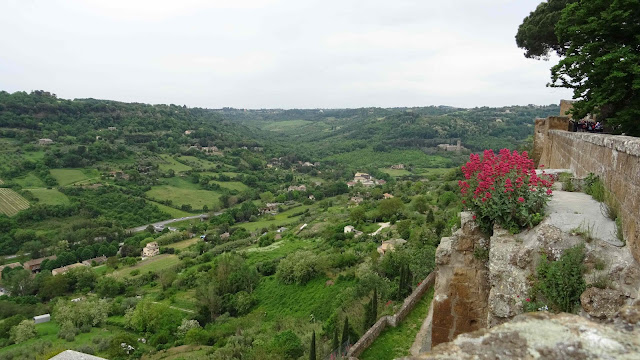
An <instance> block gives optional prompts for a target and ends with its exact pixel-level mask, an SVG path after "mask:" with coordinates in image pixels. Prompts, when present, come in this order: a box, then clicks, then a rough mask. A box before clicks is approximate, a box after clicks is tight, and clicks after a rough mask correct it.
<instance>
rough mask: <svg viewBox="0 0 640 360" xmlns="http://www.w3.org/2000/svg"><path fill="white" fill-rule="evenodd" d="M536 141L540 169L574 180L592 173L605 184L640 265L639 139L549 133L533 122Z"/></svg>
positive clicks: (539, 124) (537, 122)
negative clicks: (560, 172)
mask: <svg viewBox="0 0 640 360" xmlns="http://www.w3.org/2000/svg"><path fill="white" fill-rule="evenodd" d="M544 120H547V119H544ZM539 133H540V134H541V135H540V136H538V135H539ZM538 137H539V138H540V141H539V142H537V143H535V149H536V151H537V152H539V153H540V158H539V159H540V160H539V164H540V165H544V166H545V167H546V168H562V169H571V170H572V171H573V173H574V174H575V175H576V177H586V176H587V175H589V174H590V173H593V174H595V175H598V176H599V177H600V178H601V179H602V180H603V181H604V184H605V187H606V188H607V189H608V190H609V191H610V192H611V194H612V195H613V197H614V198H615V200H616V201H617V203H618V204H619V205H620V206H619V208H620V216H621V217H622V227H623V233H624V238H625V240H626V242H627V245H628V247H629V250H630V251H631V254H632V255H633V257H634V258H635V260H636V261H640V138H635V137H630V136H618V135H606V134H592V133H583V132H569V131H559V130H551V129H549V128H548V125H545V124H543V123H542V122H540V123H539V121H538V120H536V140H538ZM536 151H534V153H536Z"/></svg>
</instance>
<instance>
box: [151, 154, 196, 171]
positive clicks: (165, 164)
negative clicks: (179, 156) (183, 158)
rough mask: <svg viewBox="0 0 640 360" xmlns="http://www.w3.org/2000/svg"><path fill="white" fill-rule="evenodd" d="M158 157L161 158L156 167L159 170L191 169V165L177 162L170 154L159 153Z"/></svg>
mask: <svg viewBox="0 0 640 360" xmlns="http://www.w3.org/2000/svg"><path fill="white" fill-rule="evenodd" d="M160 157H161V158H162V162H160V163H159V164H158V167H159V168H160V170H161V171H169V170H173V171H175V172H183V171H189V170H191V166H187V165H185V164H182V163H179V162H178V161H177V160H176V159H174V158H173V157H172V156H171V155H166V154H163V155H160Z"/></svg>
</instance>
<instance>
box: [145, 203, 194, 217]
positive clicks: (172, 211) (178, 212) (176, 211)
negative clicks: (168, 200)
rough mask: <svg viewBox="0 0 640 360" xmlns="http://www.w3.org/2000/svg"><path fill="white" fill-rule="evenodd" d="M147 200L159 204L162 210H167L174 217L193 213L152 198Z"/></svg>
mask: <svg viewBox="0 0 640 360" xmlns="http://www.w3.org/2000/svg"><path fill="white" fill-rule="evenodd" d="M146 201H147V202H150V203H152V204H153V205H155V206H157V207H158V208H159V209H160V210H162V211H164V212H166V213H167V214H169V215H171V217H173V218H181V217H186V216H191V215H193V214H191V213H188V212H186V211H182V210H180V209H175V208H172V207H171V206H167V205H163V204H160V203H159V202H155V201H151V200H146ZM198 221H200V220H198Z"/></svg>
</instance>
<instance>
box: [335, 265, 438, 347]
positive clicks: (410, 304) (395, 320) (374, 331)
mask: <svg viewBox="0 0 640 360" xmlns="http://www.w3.org/2000/svg"><path fill="white" fill-rule="evenodd" d="M435 278H436V276H435V273H433V272H432V273H431V274H429V276H427V277H426V278H425V279H424V280H423V281H422V282H421V283H420V285H418V287H416V288H415V290H413V292H412V293H411V295H409V296H407V298H406V299H404V303H402V306H401V307H400V310H398V311H397V312H396V313H395V314H393V315H391V316H383V317H381V318H380V319H378V321H376V323H375V324H374V325H373V326H372V327H370V328H369V330H367V332H366V333H364V335H362V337H360V339H359V340H358V341H357V342H356V343H355V344H353V345H352V346H351V348H349V352H348V353H347V356H348V357H349V358H350V359H354V360H357V357H358V356H360V354H362V352H363V351H365V350H366V349H367V348H368V347H369V346H371V344H372V343H373V342H374V341H375V340H376V339H377V338H378V336H380V333H382V331H383V330H384V329H385V328H386V327H387V326H391V327H396V326H398V325H400V323H401V322H402V321H403V320H404V319H405V318H406V317H407V315H409V313H410V312H411V310H413V308H414V307H415V306H416V305H417V304H418V302H420V300H421V299H422V296H423V295H424V293H425V292H427V290H429V288H431V287H433V284H434V282H435Z"/></svg>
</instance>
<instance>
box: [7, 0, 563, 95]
mask: <svg viewBox="0 0 640 360" xmlns="http://www.w3.org/2000/svg"><path fill="white" fill-rule="evenodd" d="M539 1H540V0H481V1H478V0H476V1H473V0H452V1H446V2H442V1H440V2H434V1H417V0H416V1H414V0H402V1H380V0H372V1H315V0H314V1H300V0H298V1H293V0H249V1H205V0H182V1H179V2H178V1H169V0H156V1H151V0H137V1H134V0H110V1H101V0H86V1H80V0H68V1H63V0H54V1H46V0H31V1H25V0H22V1H20V0H8V1H4V2H2V3H1V4H0V30H1V31H2V32H3V34H5V36H3V37H2V38H0V49H2V50H1V51H0V89H2V90H7V91H17V90H25V91H29V90H34V89H46V90H49V91H53V92H55V93H57V94H58V95H59V96H61V97H67V98H74V97H95V98H104V99H115V100H121V101H139V102H149V103H176V104H187V105H189V106H202V107H211V108H215V107H222V106H234V107H247V108H265V107H285V108H293V107H360V106H383V107H386V106H419V105H439V104H445V105H454V106H467V107H471V106H482V105H495V106H498V105H510V104H528V103H538V104H549V103H555V102H557V101H558V99H559V98H568V97H570V92H569V91H567V90H563V89H550V88H546V87H545V84H546V83H547V82H548V78H549V68H550V66H551V65H552V64H553V60H552V61H551V62H539V61H533V60H529V59H525V58H524V57H523V56H522V51H521V50H519V49H517V47H516V45H515V41H514V35H515V32H516V30H517V26H518V24H519V23H520V22H521V20H522V18H523V17H524V16H526V15H527V14H528V13H529V11H531V10H533V9H534V8H535V7H536V5H537V4H538V3H539Z"/></svg>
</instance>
